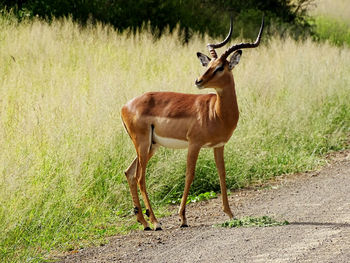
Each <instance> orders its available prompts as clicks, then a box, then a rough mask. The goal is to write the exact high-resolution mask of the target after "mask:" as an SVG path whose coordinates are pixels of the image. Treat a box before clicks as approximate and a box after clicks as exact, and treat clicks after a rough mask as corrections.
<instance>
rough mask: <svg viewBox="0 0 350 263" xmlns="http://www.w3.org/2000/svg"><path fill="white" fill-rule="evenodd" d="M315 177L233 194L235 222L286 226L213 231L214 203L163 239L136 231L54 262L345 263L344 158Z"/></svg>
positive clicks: (349, 188) (198, 208) (348, 204)
mask: <svg viewBox="0 0 350 263" xmlns="http://www.w3.org/2000/svg"><path fill="white" fill-rule="evenodd" d="M330 159H331V161H330V163H331V164H330V165H329V166H327V167H325V168H323V169H322V170H321V171H317V172H312V173H304V174H296V175H286V176H282V177H278V178H276V179H275V180H273V181H271V182H269V183H268V184H266V185H263V186H260V187H255V188H253V189H250V190H243V191H238V192H232V193H231V195H230V196H229V201H230V204H231V208H232V210H233V212H234V214H235V216H236V217H243V216H264V215H267V216H270V217H272V218H274V219H276V220H287V221H289V222H290V224H289V225H286V226H278V227H249V228H232V229H228V228H218V227H213V224H218V223H222V222H224V221H226V220H227V219H228V218H227V216H226V215H225V214H224V213H223V212H222V210H221V199H220V198H218V199H213V200H210V201H205V202H200V203H196V204H190V205H188V207H187V217H188V223H189V224H190V227H188V228H180V227H179V221H178V216H177V215H176V212H175V209H174V215H172V216H170V217H166V218H162V219H161V223H162V227H163V231H157V232H156V231H135V232H133V233H131V234H129V235H125V236H116V237H113V238H111V239H110V242H109V243H108V244H107V245H105V246H102V247H95V248H87V249H82V250H80V251H79V252H78V253H74V254H69V255H66V256H64V257H62V258H61V259H60V260H61V261H60V262H350V151H344V152H341V153H338V154H336V155H333V156H330Z"/></svg>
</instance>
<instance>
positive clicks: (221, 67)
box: [213, 66, 224, 74]
mask: <svg viewBox="0 0 350 263" xmlns="http://www.w3.org/2000/svg"><path fill="white" fill-rule="evenodd" d="M223 70H224V66H217V67H216V68H215V70H214V73H213V74H215V73H216V72H218V71H223Z"/></svg>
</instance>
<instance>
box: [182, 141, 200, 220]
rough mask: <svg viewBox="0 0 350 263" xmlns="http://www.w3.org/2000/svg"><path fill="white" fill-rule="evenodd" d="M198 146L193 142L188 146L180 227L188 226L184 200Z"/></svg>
mask: <svg viewBox="0 0 350 263" xmlns="http://www.w3.org/2000/svg"><path fill="white" fill-rule="evenodd" d="M200 148H201V147H200V146H198V145H193V144H190V145H189V147H188V153H187V167H186V182H185V189H184V193H183V195H182V199H181V204H180V209H179V215H180V219H181V227H187V226H188V225H187V219H186V201H187V197H188V193H189V191H190V187H191V184H192V182H193V179H194V173H195V169H196V163H197V159H198V154H199V151H200Z"/></svg>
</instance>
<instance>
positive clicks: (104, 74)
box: [0, 17, 350, 262]
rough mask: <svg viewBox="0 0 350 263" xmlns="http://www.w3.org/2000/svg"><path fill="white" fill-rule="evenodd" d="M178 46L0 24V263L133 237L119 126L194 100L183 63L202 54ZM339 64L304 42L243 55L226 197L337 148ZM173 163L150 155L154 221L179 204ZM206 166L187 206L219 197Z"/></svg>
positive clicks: (64, 28)
mask: <svg viewBox="0 0 350 263" xmlns="http://www.w3.org/2000/svg"><path fill="white" fill-rule="evenodd" d="M176 34H177V33H176V32H175V33H174V34H165V35H164V36H163V37H162V38H161V39H160V40H158V41H154V39H153V38H152V36H151V34H150V33H148V32H147V30H145V31H143V32H142V33H137V34H136V35H131V34H128V33H123V34H120V33H117V32H115V31H114V30H113V29H111V28H110V27H104V26H101V25H97V26H88V27H87V28H84V29H82V28H81V27H80V26H78V25H77V24H75V23H73V22H72V21H71V20H70V19H64V20H61V21H53V22H52V23H51V24H47V23H45V22H42V21H39V20H36V21H33V22H29V21H24V22H23V23H20V24H18V23H16V22H14V21H11V20H9V19H8V18H4V17H1V18H0V149H1V150H0V222H1V224H0V232H1V234H0V259H1V261H5V262H6V261H22V262H23V261H28V262H36V261H40V260H42V257H46V256H47V255H48V254H49V253H50V251H52V249H58V250H64V249H71V248H76V247H79V246H82V245H84V244H85V243H86V242H90V241H91V240H98V242H104V241H103V240H102V239H103V238H104V237H105V236H108V235H111V234H115V233H117V232H123V231H126V230H128V229H129V228H133V227H137V225H135V224H134V219H133V218H132V216H131V213H130V211H131V208H132V203H131V199H130V197H129V191H128V186H127V183H126V180H125V178H124V175H123V170H124V169H125V168H126V167H127V165H128V164H129V162H130V161H131V160H132V159H133V157H134V156H135V152H134V149H133V146H132V143H131V141H130V140H129V138H128V136H127V135H126V134H125V132H124V131H123V129H122V125H121V121H120V115H119V112H120V108H121V106H122V105H123V104H124V103H125V102H126V101H128V100H129V99H131V98H132V97H134V96H136V95H139V94H141V93H143V92H146V91H151V90H153V91H165V90H167V91H169V90H170V91H177V92H188V93H198V92H199V91H198V90H197V89H196V88H195V87H194V84H193V82H194V79H195V78H196V77H197V76H199V75H200V74H201V73H202V72H203V68H202V67H201V66H200V63H199V61H198V59H197V58H196V55H195V52H197V51H201V52H206V48H205V43H207V42H209V41H208V39H207V38H206V39H200V38H199V37H196V38H194V40H193V41H192V42H191V43H189V44H188V45H187V46H181V44H180V41H179V40H178V38H177V35H176ZM349 61H350V50H349V49H348V48H337V47H333V46H330V45H328V44H317V43H313V42H311V41H310V40H307V41H305V42H295V41H294V40H292V39H286V40H280V39H272V40H270V41H265V43H264V44H263V45H262V46H261V47H259V48H257V49H254V50H245V51H244V52H243V57H242V59H241V62H240V64H239V65H238V66H237V68H236V69H234V76H235V81H236V89H237V95H238V101H239V106H240V111H241V119H240V121H239V124H238V128H237V130H236V132H235V133H234V135H233V138H232V139H231V140H230V142H229V144H228V145H227V147H226V163H227V170H228V178H227V180H228V185H229V187H230V188H231V189H235V188H239V187H243V186H246V185H248V184H249V183H252V182H256V181H261V180H265V179H266V178H269V177H271V176H275V175H279V174H281V173H289V172H296V171H304V170H308V169H314V168H315V167H318V166H319V165H320V164H322V162H323V161H322V156H323V155H324V154H325V153H327V152H329V151H331V150H338V149H341V148H343V147H345V141H346V138H347V137H346V136H347V134H348V133H349V128H350V116H349V115H350V114H349V112H350V103H349V102H350V92H349V91H350V90H349V87H350V64H349ZM204 92H209V91H204ZM185 154H186V152H185V151H181V150H174V151H173V150H166V149H160V150H159V152H158V153H157V155H156V156H155V157H154V158H153V159H152V161H151V162H150V164H149V170H148V174H147V177H148V187H149V189H150V197H151V199H152V202H153V203H154V204H155V206H156V207H157V209H156V210H157V213H158V214H162V213H164V208H162V207H163V206H162V205H164V203H166V202H167V201H168V200H171V199H176V198H178V197H179V196H180V195H181V192H182V188H183V176H184V169H185ZM212 159H213V158H212V153H211V151H210V150H204V151H203V152H202V153H201V155H200V158H199V162H198V169H197V177H196V179H195V182H194V185H193V188H192V193H193V194H198V193H200V192H203V191H208V190H218V189H219V184H218V179H217V176H216V171H215V165H214V162H213V160H212ZM86 240H87V241H86ZM101 240H102V241H101Z"/></svg>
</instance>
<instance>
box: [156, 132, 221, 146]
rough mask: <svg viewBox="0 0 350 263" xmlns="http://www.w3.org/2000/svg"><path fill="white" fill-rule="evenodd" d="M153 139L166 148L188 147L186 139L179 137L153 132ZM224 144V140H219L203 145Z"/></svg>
mask: <svg viewBox="0 0 350 263" xmlns="http://www.w3.org/2000/svg"><path fill="white" fill-rule="evenodd" d="M153 141H154V142H155V143H157V144H159V145H161V146H164V147H166V148H172V149H186V148H188V141H183V140H179V139H174V138H168V137H161V136H159V135H157V134H156V133H155V132H154V133H153ZM225 144H226V142H221V143H218V144H216V145H213V146H209V145H211V144H210V143H207V144H205V145H203V147H205V148H218V147H222V146H224V145H225Z"/></svg>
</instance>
